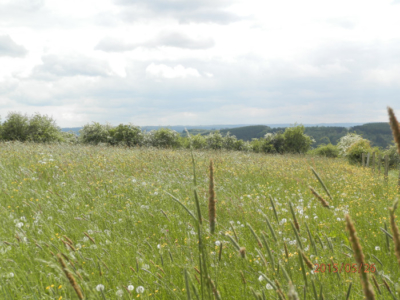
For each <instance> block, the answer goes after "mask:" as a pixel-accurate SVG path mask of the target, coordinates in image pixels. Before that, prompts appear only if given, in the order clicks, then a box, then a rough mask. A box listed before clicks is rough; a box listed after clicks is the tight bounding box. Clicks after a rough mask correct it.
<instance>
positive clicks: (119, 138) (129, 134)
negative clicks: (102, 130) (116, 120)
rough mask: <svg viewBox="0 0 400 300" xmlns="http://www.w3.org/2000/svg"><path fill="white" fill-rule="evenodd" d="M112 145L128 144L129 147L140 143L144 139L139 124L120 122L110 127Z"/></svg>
mask: <svg viewBox="0 0 400 300" xmlns="http://www.w3.org/2000/svg"><path fill="white" fill-rule="evenodd" d="M109 133H110V136H111V140H110V143H111V144H112V145H126V146H129V147H132V146H136V145H139V144H140V143H141V142H142V141H143V133H142V131H141V130H140V127H139V126H134V125H132V124H128V125H124V124H119V125H118V126H117V127H113V128H111V129H109Z"/></svg>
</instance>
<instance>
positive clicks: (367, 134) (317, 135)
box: [181, 123, 393, 148]
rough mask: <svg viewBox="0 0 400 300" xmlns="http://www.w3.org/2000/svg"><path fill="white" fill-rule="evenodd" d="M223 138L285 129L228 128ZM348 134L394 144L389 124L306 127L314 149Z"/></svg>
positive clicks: (383, 144) (384, 144) (245, 137)
mask: <svg viewBox="0 0 400 300" xmlns="http://www.w3.org/2000/svg"><path fill="white" fill-rule="evenodd" d="M213 131H214V130H205V129H189V133H190V134H193V135H196V134H201V135H208V134H209V133H210V132H213ZM219 131H220V132H221V134H222V135H223V136H225V135H226V134H227V133H228V132H229V133H230V135H235V136H236V138H237V139H242V140H244V141H251V139H253V138H261V137H263V136H264V135H265V134H266V133H276V132H284V131H285V127H280V128H279V127H278V128H271V127H269V126H265V125H255V126H244V127H237V128H228V129H220V130H219ZM348 132H351V133H357V134H359V135H361V136H362V137H363V138H365V139H367V140H370V141H371V146H377V147H380V148H386V147H388V146H389V145H391V144H392V143H393V135H392V131H391V129H390V125H389V123H367V124H364V125H359V126H353V127H350V128H346V127H325V126H312V127H305V134H307V135H309V136H310V137H312V138H313V139H314V140H315V141H316V142H315V143H314V144H313V145H312V146H313V147H314V148H315V147H318V146H319V145H321V144H329V143H331V144H333V145H336V144H337V143H338V141H339V139H340V138H341V137H342V136H345V135H346V134H347V133H348ZM181 135H182V136H186V132H185V131H182V133H181Z"/></svg>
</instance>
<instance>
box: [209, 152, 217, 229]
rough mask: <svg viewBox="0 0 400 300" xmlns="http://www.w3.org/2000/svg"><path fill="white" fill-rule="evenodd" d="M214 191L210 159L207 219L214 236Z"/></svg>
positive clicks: (212, 167)
mask: <svg viewBox="0 0 400 300" xmlns="http://www.w3.org/2000/svg"><path fill="white" fill-rule="evenodd" d="M215 202H216V200H215V190H214V166H213V161H212V160H211V159H210V187H209V198H208V219H209V221H210V233H211V234H214V231H215V218H216V216H215V215H216V208H215Z"/></svg>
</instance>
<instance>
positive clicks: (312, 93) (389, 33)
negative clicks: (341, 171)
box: [0, 0, 400, 127]
mask: <svg viewBox="0 0 400 300" xmlns="http://www.w3.org/2000/svg"><path fill="white" fill-rule="evenodd" d="M399 16H400V0H395V1H393V0H376V1H373V0H367V1H366V0H345V1H344V0H336V1H321V0H302V1H298V0H280V1H276V0H273V1H272V0H263V1H260V0H237V1H231V0H68V1H65V0H0V115H1V119H2V121H4V120H5V118H6V116H7V114H8V113H9V112H10V111H19V112H23V113H27V114H33V113H35V112H39V113H41V114H48V115H50V116H52V117H53V118H54V119H56V120H57V124H58V125H59V126H61V127H78V126H81V125H84V124H86V123H89V122H91V121H97V122H101V123H105V122H110V123H111V124H113V125H118V124H119V123H129V122H132V123H133V124H135V125H207V124H271V123H274V124H276V123H295V122H298V123H305V124H310V123H344V122H360V123H366V122H386V121H387V120H388V118H387V113H386V106H387V105H390V106H392V107H393V108H394V109H395V111H396V112H398V115H399V116H400V30H399V28H400V17H399Z"/></svg>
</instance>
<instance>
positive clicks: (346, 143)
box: [337, 133, 363, 156]
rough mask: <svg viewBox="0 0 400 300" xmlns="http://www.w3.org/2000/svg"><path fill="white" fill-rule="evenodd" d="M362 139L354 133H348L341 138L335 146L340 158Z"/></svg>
mask: <svg viewBox="0 0 400 300" xmlns="http://www.w3.org/2000/svg"><path fill="white" fill-rule="evenodd" d="M362 139H363V138H362V137H361V135H358V134H356V133H348V134H346V135H345V136H343V137H341V138H340V140H339V143H338V144H337V147H338V148H339V154H340V155H341V156H346V153H347V151H348V150H349V148H350V147H351V146H352V145H353V144H354V143H356V142H358V141H359V140H362Z"/></svg>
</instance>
